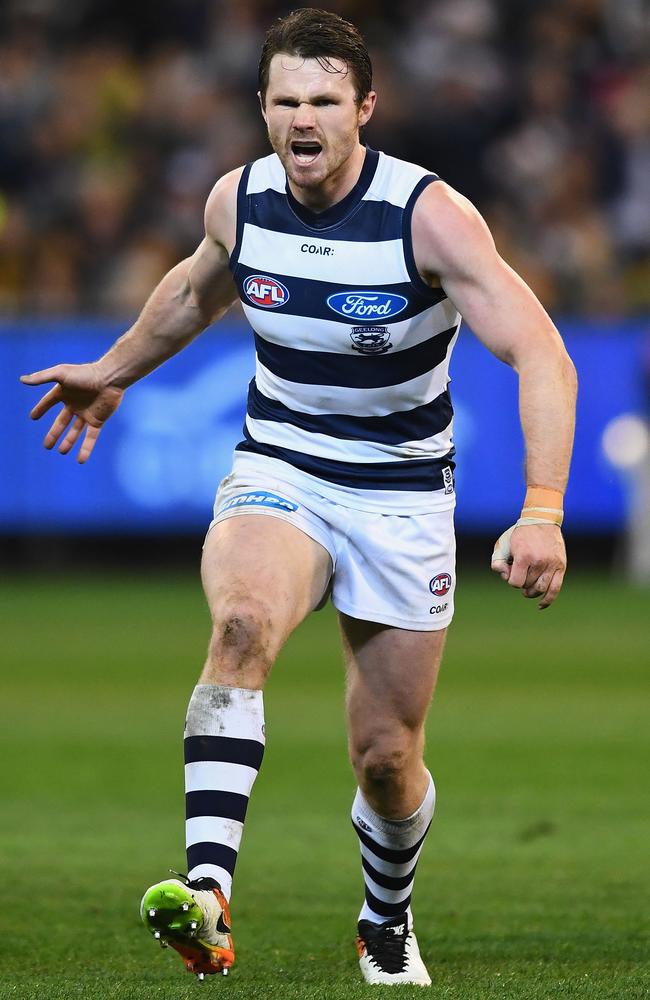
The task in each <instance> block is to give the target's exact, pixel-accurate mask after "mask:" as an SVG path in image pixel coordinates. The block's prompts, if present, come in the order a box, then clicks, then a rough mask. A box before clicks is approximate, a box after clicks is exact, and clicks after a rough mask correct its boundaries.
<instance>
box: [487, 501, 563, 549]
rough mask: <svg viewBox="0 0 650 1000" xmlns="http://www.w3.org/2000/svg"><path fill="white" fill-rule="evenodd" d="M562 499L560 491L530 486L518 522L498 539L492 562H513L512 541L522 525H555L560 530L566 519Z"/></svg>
mask: <svg viewBox="0 0 650 1000" xmlns="http://www.w3.org/2000/svg"><path fill="white" fill-rule="evenodd" d="M562 499H563V498H562V493H561V492H560V490H552V489H550V488H549V487H548V486H529V487H528V489H527V490H526V499H525V500H524V506H523V507H522V509H521V514H520V516H519V518H518V520H517V521H516V522H515V524H513V525H512V527H511V528H508V529H507V531H504V532H503V534H502V535H501V536H500V537H499V538H498V539H497V542H496V545H495V546H494V552H493V553H492V561H493V562H494V560H496V559H498V560H501V559H502V560H504V561H505V562H509V561H510V560H511V558H512V553H511V551H510V539H511V538H512V533H513V531H514V530H515V528H518V527H520V526H521V525H526V524H555V525H556V526H557V527H558V528H560V527H561V526H562V521H563V519H564V511H563V509H562Z"/></svg>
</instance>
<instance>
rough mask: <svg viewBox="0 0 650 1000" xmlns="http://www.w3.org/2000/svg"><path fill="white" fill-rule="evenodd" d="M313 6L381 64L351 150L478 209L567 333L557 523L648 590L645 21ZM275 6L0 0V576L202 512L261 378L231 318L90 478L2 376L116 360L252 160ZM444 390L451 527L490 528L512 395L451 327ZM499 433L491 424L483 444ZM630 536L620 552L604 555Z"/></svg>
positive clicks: (353, 3)
mask: <svg viewBox="0 0 650 1000" xmlns="http://www.w3.org/2000/svg"><path fill="white" fill-rule="evenodd" d="M326 6H327V8H328V9H330V10H335V11H337V12H338V13H340V14H342V15H343V16H345V17H348V18H349V19H351V20H353V21H354V22H355V23H357V24H359V26H360V27H361V28H362V30H363V32H364V34H365V36H366V38H367V41H368V44H369V48H370V51H371V54H372V57H373V62H374V67H375V86H376V89H377V91H378V94H379V103H378V107H377V111H376V113H375V116H374V118H373V121H372V122H371V124H370V126H369V127H368V129H367V135H366V140H367V142H368V143H369V144H370V145H371V146H374V147H375V148H380V149H384V150H385V151H386V152H389V153H392V154H393V155H397V156H400V157H402V158H404V159H407V160H412V161H415V162H418V163H420V164H422V165H424V166H425V167H427V168H429V169H431V170H434V171H436V172H437V173H439V174H440V175H441V176H442V177H444V178H445V179H446V180H448V181H449V182H450V183H451V184H452V185H453V186H455V187H456V188H458V189H459V190H460V191H462V192H463V193H464V194H466V195H467V196H468V197H470V198H471V199H472V200H473V201H474V202H475V203H476V204H477V205H478V206H479V208H480V209H481V211H482V212H483V213H484V215H485V216H486V218H487V220H488V222H489V224H490V226H491V228H492V232H493V233H494V236H495V239H496V242H497V245H498V247H499V249H500V251H501V253H502V254H503V256H504V257H505V258H506V259H507V260H508V261H509V262H510V263H511V264H512V266H513V267H515V269H516V270H517V271H519V273H520V274H521V275H522V276H523V277H524V279H525V280H526V281H527V282H528V283H529V284H530V285H531V287H532V288H533V289H534V291H535V292H536V293H537V295H538V296H539V298H540V299H541V300H542V302H543V303H544V305H545V306H546V308H547V309H548V310H549V311H550V312H551V314H552V316H553V318H554V319H555V321H556V322H557V324H558V326H559V328H560V329H561V331H562V333H563V335H564V336H565V339H566V341H567V345H568V347H569V349H570V351H571V353H572V355H573V357H574V360H575V361H576V364H577V367H578V369H579V374H580V376H581V398H580V413H579V424H578V433H577V441H576V458H575V462H574V469H573V478H572V482H571V486H570V490H569V494H568V497H567V510H568V515H569V516H568V519H567V529H568V533H569V534H570V535H573V536H575V538H576V540H577V541H579V540H580V539H583V541H584V540H586V541H587V542H588V546H587V548H586V549H585V553H592V554H593V553H594V552H595V551H598V552H599V553H600V554H601V555H602V558H603V559H604V560H610V561H611V558H612V553H613V552H614V551H619V557H620V561H622V562H623V563H625V562H626V563H627V565H628V570H629V572H630V573H631V574H632V575H633V576H635V577H636V578H639V579H642V578H650V542H649V541H648V539H647V535H648V533H649V532H650V529H648V528H647V524H646V521H647V519H648V516H647V509H648V507H649V506H650V504H649V502H648V498H649V496H650V486H649V485H648V482H649V480H650V472H649V471H648V464H649V462H650V458H649V453H650V449H649V446H648V430H647V414H648V407H649V402H648V400H649V391H650V339H649V336H648V316H649V315H650V100H649V97H650V86H649V84H650V57H649V46H648V41H649V29H648V13H647V8H646V5H645V4H644V2H643V0H561V2H552V0H551V2H540V0H410V2H403V3H400V4H394V3H388V2H384V0H372V2H370V0H337V2H334V3H329V4H327V5H326ZM291 7H292V5H290V4H286V3H278V2H274V0H237V2H234V0H155V2H154V0H139V2H138V3H137V4H132V3H127V2H126V0H69V2H67V3H65V4H61V3H57V2H56V0H4V2H3V4H2V7H1V10H0V314H1V315H2V317H3V319H2V320H1V321H0V370H1V371H2V372H3V376H4V378H3V381H4V382H5V383H6V385H5V387H4V388H3V393H2V396H3V398H2V402H1V403H0V405H1V406H2V408H3V411H4V412H3V413H2V417H3V427H4V429H5V434H4V435H3V440H2V442H1V443H0V463H1V464H0V469H1V470H2V471H1V474H0V534H1V535H2V537H3V540H4V545H3V550H4V551H5V552H8V553H9V554H10V556H11V558H13V556H14V554H15V552H16V546H17V545H19V546H20V547H21V551H31V549H34V550H35V551H37V552H39V553H41V554H42V553H43V551H44V549H43V546H42V544H41V541H42V539H43V538H44V537H46V536H47V537H49V538H52V537H56V538H57V539H59V541H60V540H61V539H68V542H67V545H68V549H67V551H73V550H74V548H75V546H76V545H77V543H78V536H80V535H81V536H83V537H85V538H88V537H89V536H90V535H94V536H96V535H104V536H105V535H107V534H108V535H111V536H115V535H125V534H126V535H129V536H130V539H129V544H130V545H131V546H132V545H133V544H134V537H135V536H141V537H143V538H145V539H146V538H151V537H152V536H158V535H160V534H161V533H164V534H166V535H167V534H168V535H169V536H170V537H171V536H179V535H183V534H186V533H198V532H201V531H202V530H203V528H204V526H205V524H206V523H207V522H208V520H209V517H210V504H211V500H212V497H213V495H214V491H215V487H216V484H217V482H218V481H219V479H220V478H221V477H222V476H223V475H224V474H225V472H226V471H227V469H228V465H229V462H230V454H231V450H232V447H233V445H234V444H235V443H236V441H237V440H238V439H239V432H240V428H241V423H242V419H243V413H244V398H245V390H246V385H247V382H248V380H249V378H250V375H251V368H252V360H253V355H252V346H251V343H250V340H249V338H248V337H247V335H246V334H247V329H246V324H245V322H244V320H243V315H242V314H241V313H240V312H239V310H238V309H233V310H232V312H231V313H230V314H229V316H228V317H227V319H226V321H225V322H224V323H223V324H221V326H220V328H219V329H218V330H210V331H208V332H207V333H206V334H205V335H204V336H203V338H201V339H200V340H199V341H198V342H197V343H196V344H195V345H193V346H192V347H191V348H190V349H189V350H188V351H187V352H186V353H185V354H184V355H183V356H181V357H179V358H177V359H175V360H174V361H172V362H171V363H169V364H168V365H167V366H166V367H165V368H163V369H162V370H161V371H160V372H159V373H156V374H155V375H154V376H152V377H150V378H149V379H148V380H147V381H146V382H145V383H143V384H142V385H141V386H140V387H138V388H136V389H134V390H132V391H131V393H130V394H129V396H128V397H127V399H126V401H125V403H124V405H123V407H122V409H121V410H120V411H119V413H118V414H117V415H116V417H115V418H114V419H113V422H112V426H110V425H109V427H108V428H107V429H106V431H105V432H104V435H103V437H102V441H101V444H100V447H99V449H98V451H97V453H96V454H95V455H94V456H93V459H92V461H91V463H90V464H89V466H88V467H87V468H84V469H79V468H77V467H76V466H75V465H74V463H73V462H72V461H70V460H67V461H63V460H61V459H57V457H56V456H52V455H48V454H44V453H43V452H42V450H41V448H40V439H41V437H42V434H43V433H44V430H45V428H44V427H41V426H40V425H37V426H32V425H30V423H29V421H28V420H27V412H28V410H29V408H30V406H31V405H33V402H34V401H35V398H36V394H35V392H34V391H30V390H26V389H25V388H24V387H21V386H19V385H18V383H17V381H16V376H17V375H18V374H19V373H20V372H21V371H31V370H34V369H37V368H40V367H44V366H46V365H49V364H52V363H55V362H57V361H82V360H90V359H92V358H94V357H96V356H97V355H98V354H99V353H100V352H102V351H103V350H104V349H105V348H106V347H108V346H109V344H110V343H111V342H112V340H113V339H115V337H116V336H118V335H119V334H120V333H121V332H122V331H123V330H124V328H125V327H126V326H127V325H128V323H129V321H130V320H131V319H132V318H133V317H134V316H135V315H136V314H137V312H138V310H139V309H140V307H141V306H142V304H143V303H144V301H145V299H146V297H147V295H148V294H149V292H150V290H151V289H152V287H153V286H154V285H155V283H156V282H157V281H158V279H159V278H160V277H161V276H162V275H163V274H164V273H165V271H166V270H168V269H169V268H170V267H171V266H172V265H173V264H174V263H175V262H176V261H177V260H179V259H180V258H182V257H185V256H187V255H189V254H191V253H192V252H193V250H194V248H195V247H196V245H197V243H198V242H199V241H200V239H201V236H202V217H203V206H204V203H205V199H206V197H207V194H208V192H209V190H210V188H211V187H212V185H213V183H214V181H215V179H216V178H217V177H218V176H220V175H221V174H222V173H223V172H224V171H227V170H229V169H230V168H232V167H234V166H237V165H238V164H241V163H243V162H245V161H247V160H250V159H253V158H255V157H257V156H260V155H265V154H266V153H267V152H268V146H267V141H266V136H265V132H264V127H263V123H262V120H261V117H260V115H259V110H258V105H257V97H256V88H257V83H256V73H257V61H258V56H259V50H260V46H261V42H262V39H263V35H264V32H265V30H266V28H267V27H268V25H269V24H270V22H271V21H272V19H273V18H275V17H277V16H280V15H283V14H286V13H287V12H288V11H289V10H290V9H291ZM452 375H454V377H455V381H454V384H453V385H452V391H453V393H454V399H455V404H456V409H457V412H458V421H457V449H458V463H459V468H458V487H459V493H460V503H459V511H458V525H459V530H460V532H461V536H467V537H476V536H482V535H485V536H488V535H491V534H492V533H494V531H500V530H501V529H502V528H503V527H504V526H505V525H506V524H508V523H510V521H511V520H512V518H513V517H514V516H515V515H516V513H517V511H518V509H519V504H520V500H521V495H522V475H521V464H522V447H521V436H520V432H519V428H518V422H517V416H516V384H515V379H514V378H513V376H512V373H511V372H510V371H509V370H507V369H505V368H504V367H503V366H501V365H500V364H499V363H498V362H496V361H494V359H492V358H491V357H490V356H489V355H487V353H486V352H485V351H484V350H482V349H481V348H480V347H479V346H478V345H477V343H476V342H475V341H474V339H473V338H472V337H471V336H470V334H469V332H468V331H466V332H465V334H464V336H461V341H460V343H459V346H458V348H457V353H456V356H455V360H454V363H453V366H452ZM495 399H496V400H498V403H499V405H498V408H497V409H498V413H497V415H496V417H495V414H494V409H495V402H494V401H495ZM488 415H489V419H490V422H491V423H494V422H495V421H496V423H497V424H498V434H497V440H496V442H490V447H489V450H488V448H487V446H486V441H485V439H484V436H483V434H482V427H483V426H484V424H485V421H486V420H487V417H488ZM626 526H627V530H628V532H629V531H632V533H633V537H634V541H633V543H632V544H628V546H627V549H625V545H623V546H622V547H620V548H619V549H618V550H616V544H617V540H618V539H620V538H622V537H623V536H624V535H625V532H626ZM75 536H77V541H75ZM34 539H37V540H38V544H37V545H35V546H31V542H30V540H34ZM594 540H596V543H597V544H596V546H595V547H594ZM25 546H27V549H25ZM30 546H31V547H30ZM58 551H60V549H57V552H58ZM626 551H627V556H625V552H626Z"/></svg>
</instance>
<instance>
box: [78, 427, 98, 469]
mask: <svg viewBox="0 0 650 1000" xmlns="http://www.w3.org/2000/svg"><path fill="white" fill-rule="evenodd" d="M100 431H101V427H91V426H90V424H89V425H88V429H87V430H86V435H85V437H84V439H83V443H82V445H81V448H80V449H79V454H78V455H77V461H78V462H79V463H80V464H81V465H83V463H84V462H87V461H88V459H89V458H90V456H91V454H92V450H93V448H94V447H95V442H96V441H97V438H98V437H99V432H100Z"/></svg>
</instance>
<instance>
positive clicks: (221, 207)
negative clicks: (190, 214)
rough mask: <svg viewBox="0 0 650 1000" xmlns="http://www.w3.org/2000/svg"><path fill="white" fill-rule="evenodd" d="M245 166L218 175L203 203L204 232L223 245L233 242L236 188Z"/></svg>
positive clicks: (235, 220)
mask: <svg viewBox="0 0 650 1000" xmlns="http://www.w3.org/2000/svg"><path fill="white" fill-rule="evenodd" d="M245 169H246V168H245V167H237V168H236V169H235V170H230V171H229V172H228V173H227V174H224V175H223V177H220V178H219V180H218V181H217V183H216V184H215V185H214V187H213V188H212V191H211V192H210V194H209V196H208V200H207V202H206V205H205V232H206V234H207V235H208V236H209V237H211V238H212V239H213V240H214V241H215V242H216V243H221V244H222V245H223V246H229V245H231V244H234V241H235V237H234V234H235V232H236V229H237V190H238V188H239V182H240V180H241V177H242V174H243V173H244V170H245Z"/></svg>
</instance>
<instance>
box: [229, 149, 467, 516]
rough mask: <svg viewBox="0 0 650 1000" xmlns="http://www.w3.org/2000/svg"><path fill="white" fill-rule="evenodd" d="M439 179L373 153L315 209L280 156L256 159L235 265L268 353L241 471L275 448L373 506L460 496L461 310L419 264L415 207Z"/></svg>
mask: <svg viewBox="0 0 650 1000" xmlns="http://www.w3.org/2000/svg"><path fill="white" fill-rule="evenodd" d="M434 180H436V177H435V175H433V174H430V173H427V172H426V171H425V170H423V169H422V168H421V167H418V166H415V165H414V164H411V163H406V162H404V161H402V160H397V159H395V158H393V157H390V156H386V155H385V154H384V153H377V152H375V151H374V150H371V149H367V150H366V156H365V160H364V165H363V168H362V171H361V175H360V177H359V180H358V182H357V184H356V186H355V187H354V188H353V190H352V191H351V192H350V193H349V194H348V195H347V196H346V197H345V198H344V199H343V200H342V201H340V202H338V203H337V204H336V205H334V206H332V207H331V208H330V209H327V210H326V211H324V212H320V213H314V212H311V211H310V210H308V209H306V208H305V207H304V206H303V205H301V204H300V203H299V202H297V201H296V199H295V198H294V197H293V195H292V194H291V191H290V190H289V187H288V184H287V178H286V174H285V172H284V168H283V166H282V163H281V162H280V159H279V158H278V156H276V155H275V154H272V155H271V156H267V157H264V158H263V159H260V160H256V161H255V162H254V163H252V164H249V165H248V166H247V167H246V168H245V169H244V172H243V175H242V178H241V182H240V185H239V192H238V204H237V242H236V245H235V247H234V249H233V253H232V256H231V264H230V266H231V269H232V272H233V276H234V279H235V282H236V284H237V288H238V290H239V295H240V298H241V301H242V303H243V307H244V312H245V313H246V316H247V318H248V320H249V322H250V324H251V326H252V327H253V330H254V332H255V345H256V350H257V363H256V373H255V378H254V379H253V380H252V382H251V384H250V388H249V395H248V409H247V416H246V423H245V426H244V435H245V437H244V440H243V441H242V442H241V443H240V444H239V445H238V446H237V453H238V454H237V456H236V466H237V467H240V464H238V462H240V461H241V460H243V459H244V454H248V455H257V456H264V457H266V458H267V459H270V460H272V462H271V463H270V464H271V465H272V466H273V467H275V469H276V474H277V475H278V477H279V478H284V479H289V481H291V470H292V469H297V470H299V471H300V472H301V473H304V474H307V475H308V476H312V477H315V478H316V479H317V480H318V484H317V485H318V489H319V490H320V492H322V493H323V494H324V495H326V496H327V495H328V494H331V495H335V496H336V497H337V499H339V500H340V502H343V503H345V502H346V501H345V499H343V498H344V497H346V496H347V497H348V498H353V499H349V502H350V503H351V504H352V505H354V506H359V507H362V508H364V509H370V510H372V509H377V510H386V508H387V500H390V499H392V500H393V501H394V502H392V503H390V507H391V508H392V509H399V510H401V511H402V512H403V513H408V512H409V511H415V510H419V511H422V510H427V509H428V510H434V509H440V508H441V507H449V506H451V505H453V472H452V470H453V465H454V464H453V461H452V457H453V454H454V447H453V439H452V424H453V412H452V405H451V399H450V396H449V391H448V382H449V375H448V368H449V359H450V355H451V351H452V348H453V345H454V343H455V341H456V337H457V335H458V327H459V324H460V316H459V314H458V312H457V311H456V309H455V307H454V306H453V305H452V304H451V302H450V301H449V299H448V298H447V297H446V295H445V293H444V292H443V291H442V289H432V288H430V287H429V286H428V285H427V284H426V283H425V282H424V281H423V280H422V278H421V277H420V275H419V274H418V272H417V269H416V266H415V260H414V257H413V249H412V241H411V216H412V213H413V206H414V204H415V201H416V199H417V197H418V196H419V194H420V193H421V192H422V190H423V188H424V187H426V185H427V184H429V183H431V182H432V181H434ZM242 453H244V454H242ZM276 463H283V467H282V472H283V474H282V475H281V476H280V469H279V467H278V466H277V464H276ZM245 464H246V463H245Z"/></svg>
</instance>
